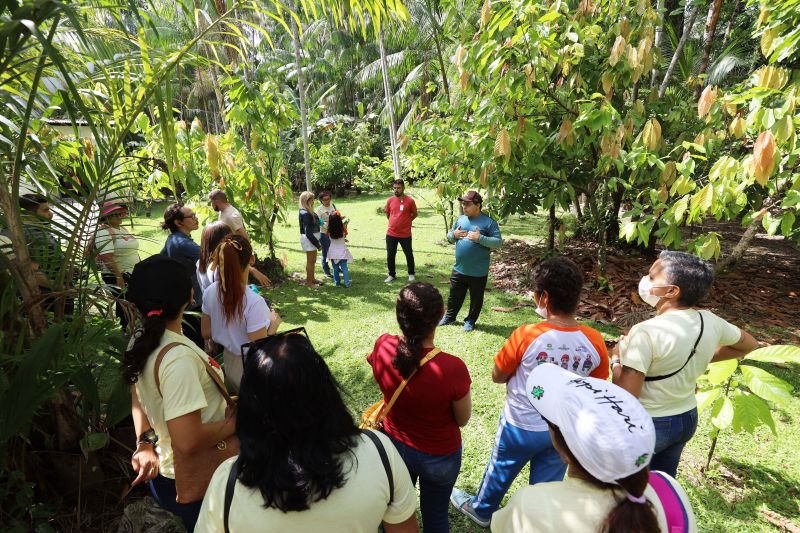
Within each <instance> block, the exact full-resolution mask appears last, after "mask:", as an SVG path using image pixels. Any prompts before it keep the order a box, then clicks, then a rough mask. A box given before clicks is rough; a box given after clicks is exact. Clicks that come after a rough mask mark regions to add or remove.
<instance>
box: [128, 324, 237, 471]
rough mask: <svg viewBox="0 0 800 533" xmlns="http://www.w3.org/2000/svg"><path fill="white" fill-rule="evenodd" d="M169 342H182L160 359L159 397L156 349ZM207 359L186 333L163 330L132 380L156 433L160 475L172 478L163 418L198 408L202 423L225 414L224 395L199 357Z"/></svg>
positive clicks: (214, 419) (167, 438)
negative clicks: (139, 373)
mask: <svg viewBox="0 0 800 533" xmlns="http://www.w3.org/2000/svg"><path fill="white" fill-rule="evenodd" d="M171 342H180V343H182V344H183V345H184V346H175V347H174V348H172V349H171V350H170V351H168V352H167V353H166V354H165V355H164V358H163V359H162V360H161V366H159V368H158V379H159V381H160V382H161V392H162V393H163V395H164V396H163V398H162V396H161V395H160V394H159V393H158V389H157V388H156V381H155V375H154V369H155V368H154V367H155V362H156V357H157V356H158V353H159V352H160V351H161V349H162V348H163V347H164V346H166V345H167V344H169V343H171ZM201 358H202V359H201ZM207 359H208V355H206V354H205V352H203V351H202V350H200V348H198V347H197V346H196V345H195V344H194V343H193V342H192V341H191V340H189V339H188V338H187V337H184V336H183V335H180V334H178V333H175V332H174V331H170V330H166V331H164V335H163V336H162V337H161V343H160V344H159V345H158V347H157V348H156V349H155V350H153V353H152V354H150V357H149V358H148V359H147V363H146V364H145V365H144V370H143V371H142V374H141V375H140V376H139V380H138V381H137V382H136V394H137V396H138V397H139V403H140V404H141V406H142V409H143V410H144V412H145V414H146V415H147V419H148V420H149V421H150V425H151V426H152V427H153V429H154V430H155V431H156V435H158V443H157V444H156V452H157V453H158V457H159V460H160V464H159V466H160V470H161V472H160V473H161V475H162V476H164V477H168V478H170V479H174V478H175V468H174V467H173V464H172V439H171V438H170V435H169V431H168V430H167V420H172V419H174V418H178V417H180V416H183V415H186V414H189V413H191V412H193V411H197V410H198V409H199V410H200V419H201V420H202V422H203V423H204V424H207V423H209V422H215V421H218V420H222V419H223V418H225V407H226V404H225V398H224V397H223V396H222V393H220V391H219V389H218V388H217V386H216V385H215V384H214V382H213V381H212V379H211V377H210V376H209V375H208V372H207V371H206V366H205V365H204V364H203V360H207ZM215 371H216V372H217V373H218V374H219V375H220V377H222V371H221V370H219V369H216V368H215Z"/></svg>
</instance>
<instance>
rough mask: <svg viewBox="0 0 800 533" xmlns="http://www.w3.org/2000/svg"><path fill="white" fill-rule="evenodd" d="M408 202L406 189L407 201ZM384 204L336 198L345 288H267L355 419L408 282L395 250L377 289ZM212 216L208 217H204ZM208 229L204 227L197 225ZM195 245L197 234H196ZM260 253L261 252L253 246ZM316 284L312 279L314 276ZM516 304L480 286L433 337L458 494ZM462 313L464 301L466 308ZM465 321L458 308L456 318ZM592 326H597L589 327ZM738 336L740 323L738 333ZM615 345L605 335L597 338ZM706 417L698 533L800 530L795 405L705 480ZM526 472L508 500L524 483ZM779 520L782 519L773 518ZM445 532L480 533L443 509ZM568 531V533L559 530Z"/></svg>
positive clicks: (448, 260)
mask: <svg viewBox="0 0 800 533" xmlns="http://www.w3.org/2000/svg"><path fill="white" fill-rule="evenodd" d="M409 193H410V194H412V195H413V194H414V191H413V190H411V191H409ZM387 196H388V193H387V194H384V195H361V196H355V197H349V198H341V199H337V200H336V205H337V206H338V207H339V209H340V210H341V211H342V212H343V213H344V214H346V215H347V216H348V217H349V218H350V234H349V241H350V243H349V246H350V251H351V252H352V254H353V256H354V258H355V261H354V263H352V264H351V265H350V276H351V279H352V286H351V287H350V288H349V289H342V288H337V287H334V286H333V285H332V283H330V282H329V283H328V284H326V285H325V286H323V287H322V288H320V289H318V290H310V289H307V288H306V287H304V286H302V285H300V284H299V283H296V282H294V281H291V280H289V281H286V282H284V283H283V284H282V285H281V286H280V287H278V288H276V289H275V290H273V291H272V292H271V294H270V298H271V299H272V300H273V301H274V302H275V304H276V305H277V307H278V309H279V311H280V314H281V316H282V317H283V319H284V322H285V325H284V326H283V327H285V328H290V327H296V326H305V328H306V330H307V331H308V333H309V335H310V337H311V339H312V342H313V343H314V345H315V347H316V348H317V350H318V351H319V352H320V353H321V354H322V355H323V356H324V357H325V359H326V361H327V362H328V364H329V365H330V367H331V369H332V371H333V373H334V375H335V376H336V377H337V378H338V380H339V381H340V383H341V384H342V387H343V388H344V390H345V391H346V393H347V396H348V398H347V402H348V404H349V405H350V406H351V408H352V410H353V413H354V414H355V415H357V416H358V415H360V413H361V412H362V411H363V409H364V408H365V407H367V406H368V405H370V404H371V403H373V402H374V401H376V400H377V399H378V398H379V394H380V393H379V390H378V387H377V386H376V385H375V383H374V381H373V379H372V373H371V369H370V367H369V365H368V364H367V362H366V356H367V354H368V353H369V352H370V351H371V350H372V346H373V343H374V341H375V339H376V338H377V337H378V336H379V335H380V334H382V333H384V332H391V333H398V332H399V329H398V327H397V323H396V322H395V315H394V301H395V297H396V294H397V291H398V290H399V289H400V288H401V287H402V286H403V284H404V283H403V280H404V279H405V277H404V274H405V258H404V256H403V254H402V251H400V250H398V256H397V263H398V265H397V273H398V280H397V281H395V282H394V283H392V284H385V283H383V279H384V278H385V277H386V256H385V245H384V236H385V231H386V219H385V216H383V215H381V214H379V213H378V212H377V210H378V208H379V207H381V206H382V205H383V204H384V202H385V200H386V198H387ZM417 204H418V207H419V208H420V211H419V217H418V218H417V219H416V221H415V222H414V250H415V254H414V256H415V259H416V264H417V268H416V270H417V279H418V280H420V281H427V282H429V283H432V284H433V285H435V286H436V287H438V288H439V290H440V291H441V292H442V294H443V296H444V298H447V293H448V277H449V273H450V270H451V268H452V265H453V260H454V248H453V246H451V245H448V244H445V242H446V241H445V239H444V225H443V221H442V218H441V217H439V216H438V215H436V214H435V213H433V211H432V210H431V209H429V208H426V204H425V203H424V202H421V201H418V202H417ZM163 209H164V206H163V204H162V205H160V206H155V207H154V209H153V212H152V214H151V217H150V218H149V219H148V218H145V217H139V218H137V219H136V220H135V223H136V227H135V230H134V231H135V232H136V233H137V235H139V237H140V238H142V239H143V242H142V247H143V251H144V254H143V255H149V254H151V253H157V252H158V251H160V249H161V247H162V245H163V242H164V239H165V236H166V235H165V233H164V232H163V231H162V230H161V229H160V228H159V227H158V226H159V224H160V222H161V220H160V217H161V214H162V212H163ZM210 214H211V215H213V213H210ZM288 218H289V220H290V221H291V224H289V225H283V226H280V227H278V228H277V231H276V234H277V239H276V242H277V254H278V256H280V255H281V254H283V253H284V252H285V253H286V255H287V257H288V260H289V262H288V271H289V272H304V268H305V254H304V253H303V252H302V251H301V250H300V246H299V232H298V229H297V221H296V217H295V216H294V214H293V213H292V214H291V215H290V216H289V217H288ZM209 221H210V220H205V221H204V220H202V217H201V228H202V226H203V224H204V223H206V222H209ZM544 228H545V224H544V219H543V218H540V217H535V216H527V217H525V218H523V219H519V218H518V217H511V218H510V219H509V220H508V222H506V223H505V224H504V225H502V226H501V230H502V233H503V238H504V239H509V238H519V239H539V238H542V237H543V235H544ZM193 236H194V238H195V240H197V241H199V239H200V232H199V231H198V232H196V233H195V234H194V235H193ZM256 248H257V250H259V252H260V253H266V246H264V245H263V244H261V245H259V244H257V243H256ZM319 275H320V276H321V269H320V271H319ZM518 301H519V297H517V296H513V295H511V294H508V293H505V292H502V291H499V290H495V289H493V288H492V286H491V281H490V284H489V286H488V287H487V293H486V300H485V305H484V311H483V313H482V314H481V317H480V320H479V321H478V326H477V329H476V330H475V331H474V332H472V333H468V334H465V333H464V332H462V330H461V323H460V320H459V323H458V325H451V326H447V327H443V328H440V329H439V330H437V336H436V343H437V345H438V346H440V347H441V348H442V349H443V350H445V351H447V352H450V353H453V354H456V355H458V356H459V357H461V358H462V359H463V360H464V361H465V362H466V363H467V366H468V367H469V369H470V374H471V375H472V380H473V384H472V398H473V415H472V419H471V420H470V422H469V425H468V426H467V427H466V428H464V430H463V432H462V434H463V438H464V456H463V464H462V467H461V474H460V476H459V479H458V482H457V486H458V487H461V488H464V489H466V490H468V491H474V490H475V489H476V488H477V485H478V483H479V482H480V479H481V476H482V474H483V469H484V467H485V465H486V461H487V459H488V457H489V453H490V451H491V447H492V443H493V441H494V432H495V428H496V426H497V421H498V417H499V414H500V410H501V408H502V406H503V401H504V399H505V388H504V387H502V386H500V385H496V384H494V383H492V380H491V369H492V358H493V356H494V354H495V353H496V352H497V350H498V349H499V348H500V346H501V345H502V344H503V342H504V341H505V339H506V338H507V337H508V336H509V335H510V334H511V332H512V331H513V330H514V328H516V327H517V326H519V325H520V324H522V323H524V322H535V321H538V317H536V315H535V313H534V312H533V308H531V307H523V308H520V309H517V310H516V311H514V312H510V313H501V312H496V311H492V310H491V308H492V307H495V306H501V307H511V306H512V305H513V304H514V303H515V302H518ZM467 304H468V302H467ZM465 313H466V306H465V308H464V309H462V312H461V314H460V317H459V318H460V319H461V318H463V316H464V314H465ZM592 325H594V324H592ZM740 325H741V326H743V327H747V324H740ZM600 329H601V330H602V331H603V332H604V333H606V334H609V335H613V334H614V333H615V332H614V331H613V329H611V328H609V327H607V326H606V327H602V328H600ZM766 366H768V367H770V368H769V370H770V371H772V372H775V373H776V374H777V375H778V376H780V377H782V378H783V379H785V380H787V381H789V382H790V383H792V384H793V385H794V387H795V390H796V391H797V390H800V374H798V372H797V370H798V369H797V368H791V369H783V368H776V367H774V366H772V365H766ZM708 416H709V415H708V413H705V414H704V415H702V416H701V425H700V428H699V429H698V431H697V434H696V435H695V438H694V439H693V440H692V442H691V443H690V444H689V446H688V448H687V450H686V452H685V453H684V459H683V462H682V465H681V469H680V472H679V477H678V479H679V481H680V482H681V484H682V485H683V486H684V488H685V489H686V490H687V492H688V493H689V496H690V497H691V499H692V503H693V505H694V510H695V514H696V515H697V519H698V523H699V526H700V530H701V531H716V532H740V531H752V532H755V531H774V530H779V529H778V528H776V527H775V526H773V525H771V523H770V522H769V521H767V520H766V519H765V516H767V515H769V516H771V517H772V519H773V521H776V520H777V521H780V520H781V519H783V520H788V521H790V522H791V523H792V524H794V525H795V527H800V453H798V450H797V448H798V447H800V429H799V428H798V420H800V399H798V398H797V393H795V398H794V399H793V400H792V402H791V403H789V404H788V405H787V406H785V407H783V408H781V409H779V410H778V411H777V413H776V416H775V418H776V426H777V436H775V435H772V434H771V433H770V432H769V430H765V429H761V430H759V431H757V432H756V434H755V436H751V435H749V434H747V433H741V434H736V435H734V434H732V433H726V434H722V435H721V437H720V442H719V444H718V445H717V452H716V458H717V460H718V461H716V462H715V463H714V466H712V469H711V471H709V472H707V473H705V474H703V473H701V471H700V466H701V465H704V464H705V456H706V454H707V450H708V446H709V438H708V436H707V434H708V430H709V422H708ZM527 477H528V474H527V468H526V470H525V471H523V472H522V473H521V474H520V476H519V477H518V479H517V481H516V482H515V484H514V486H513V487H512V490H511V492H513V491H514V490H516V489H517V488H518V487H520V486H521V485H522V484H523V482H524V480H527ZM781 517H782V518H781ZM450 519H451V525H452V530H453V531H456V532H468V531H481V529H480V528H478V527H477V526H475V525H473V524H472V523H471V522H469V521H468V520H466V518H464V517H462V516H461V515H460V514H458V513H457V512H456V511H455V510H453V509H452V508H451V509H450ZM565 533H566V532H565Z"/></svg>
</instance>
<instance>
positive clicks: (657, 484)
mask: <svg viewBox="0 0 800 533" xmlns="http://www.w3.org/2000/svg"><path fill="white" fill-rule="evenodd" d="M649 481H650V486H651V487H653V490H655V491H656V494H657V495H658V499H659V501H660V502H661V506H662V507H663V508H664V514H665V515H666V519H667V531H668V533H687V532H688V531H689V515H688V513H687V511H686V506H685V505H684V503H683V500H682V499H681V497H680V495H679V494H678V493H677V492H676V491H675V488H674V487H673V486H672V483H671V482H670V480H669V479H668V478H667V477H666V476H665V474H662V473H661V472H655V471H652V470H651V471H650V480H649Z"/></svg>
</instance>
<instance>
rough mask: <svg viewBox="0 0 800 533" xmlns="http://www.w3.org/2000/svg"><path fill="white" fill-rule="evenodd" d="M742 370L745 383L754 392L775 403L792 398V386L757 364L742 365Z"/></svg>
mask: <svg viewBox="0 0 800 533" xmlns="http://www.w3.org/2000/svg"><path fill="white" fill-rule="evenodd" d="M741 370H742V377H743V378H744V382H745V384H746V385H747V387H748V388H749V389H750V390H751V391H752V392H753V393H754V394H757V395H759V396H761V397H762V398H764V399H765V400H768V401H770V402H775V403H785V402H787V401H789V400H791V399H792V386H791V385H790V384H789V383H786V382H785V381H783V380H782V379H781V378H779V377H777V376H774V375H772V374H770V373H769V372H767V371H766V370H762V369H760V368H758V367H755V366H750V365H742V366H741Z"/></svg>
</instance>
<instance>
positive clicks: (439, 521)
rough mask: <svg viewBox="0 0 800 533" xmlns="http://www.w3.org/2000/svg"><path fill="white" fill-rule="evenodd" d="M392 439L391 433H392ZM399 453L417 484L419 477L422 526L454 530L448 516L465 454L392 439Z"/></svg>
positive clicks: (431, 531) (430, 532)
mask: <svg viewBox="0 0 800 533" xmlns="http://www.w3.org/2000/svg"><path fill="white" fill-rule="evenodd" d="M389 438H390V439H392V437H391V436H389ZM392 443H394V446H395V448H397V452H398V453H399V454H400V457H402V458H403V462H404V463H405V464H406V467H407V468H408V473H409V474H411V481H412V482H413V483H414V485H416V484H417V479H419V508H420V512H421V513H422V529H424V530H425V533H438V532H440V531H441V532H444V533H447V532H449V531H450V522H449V521H448V519H447V509H448V505H449V501H450V493H451V492H453V487H454V486H455V484H456V479H457V478H458V472H459V470H461V453H462V451H463V450H462V449H461V448H459V450H458V451H457V452H453V453H451V454H450V455H430V454H427V453H424V452H421V451H419V450H417V449H415V448H412V447H411V446H408V445H406V444H403V443H402V442H400V441H398V440H395V439H392Z"/></svg>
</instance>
